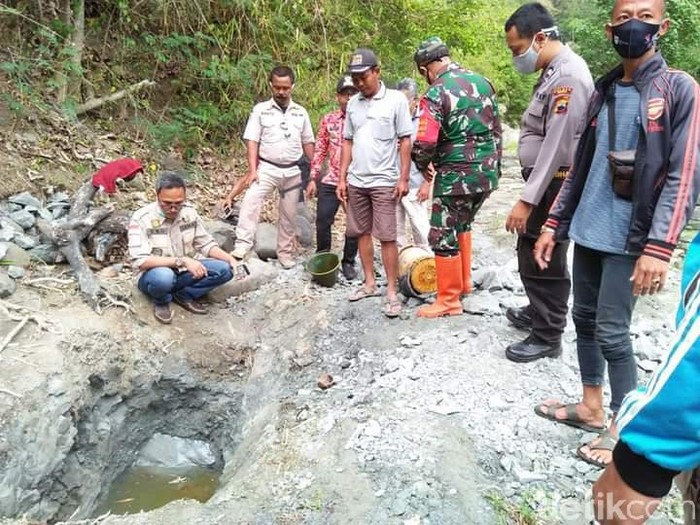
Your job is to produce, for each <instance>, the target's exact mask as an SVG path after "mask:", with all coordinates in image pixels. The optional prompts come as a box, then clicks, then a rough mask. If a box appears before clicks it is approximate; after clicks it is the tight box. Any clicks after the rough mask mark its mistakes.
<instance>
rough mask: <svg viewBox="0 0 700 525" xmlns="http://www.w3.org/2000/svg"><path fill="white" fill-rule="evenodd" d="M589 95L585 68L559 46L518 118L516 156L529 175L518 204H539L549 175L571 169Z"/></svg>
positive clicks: (590, 85) (590, 82) (590, 81)
mask: <svg viewBox="0 0 700 525" xmlns="http://www.w3.org/2000/svg"><path fill="white" fill-rule="evenodd" d="M592 93H593V77H592V76H591V73H590V71H589V70H588V66H587V65H586V62H585V61H584V60H583V59H582V58H581V57H580V56H578V55H577V54H576V53H574V52H573V51H572V50H571V49H570V48H569V47H568V46H564V47H563V49H562V50H561V52H559V53H558V54H557V55H556V56H555V57H554V59H552V61H551V63H550V64H549V66H548V67H547V68H546V69H545V70H544V71H543V72H542V75H541V77H540V79H539V80H538V82H537V84H536V85H535V88H534V92H533V95H532V98H531V99H530V104H529V105H528V107H527V109H526V110H525V113H523V117H522V121H521V125H520V140H519V143H518V156H519V157H520V164H521V166H522V167H523V168H531V169H532V172H531V173H530V176H529V178H528V180H527V183H526V184H525V188H524V190H523V193H522V197H521V199H522V200H523V201H525V202H528V203H530V204H533V205H537V204H539V202H540V200H541V199H542V197H543V195H544V193H545V191H546V190H547V187H548V186H549V184H550V182H551V181H552V178H553V177H554V174H555V173H556V172H557V171H559V170H560V169H561V168H570V167H571V163H572V162H573V157H574V153H575V152H576V146H577V144H578V141H579V138H580V136H581V133H582V132H583V128H584V127H585V124H586V122H585V116H586V111H587V109H588V101H589V99H590V97H591V94H592Z"/></svg>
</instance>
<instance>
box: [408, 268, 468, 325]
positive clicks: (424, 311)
mask: <svg viewBox="0 0 700 525" xmlns="http://www.w3.org/2000/svg"><path fill="white" fill-rule="evenodd" d="M435 270H436V273H437V289H438V292H437V299H436V300H435V302H434V303H433V304H429V305H426V306H422V307H421V308H419V309H418V314H417V315H418V317H442V316H444V315H462V301H460V296H461V294H462V258H461V257H460V255H459V254H457V255H453V256H451V257H445V256H441V255H436V256H435Z"/></svg>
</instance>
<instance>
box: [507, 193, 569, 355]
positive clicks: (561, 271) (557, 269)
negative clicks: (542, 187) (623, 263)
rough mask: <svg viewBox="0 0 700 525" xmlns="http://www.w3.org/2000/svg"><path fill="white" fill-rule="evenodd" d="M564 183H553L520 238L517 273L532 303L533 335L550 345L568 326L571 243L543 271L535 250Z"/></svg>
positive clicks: (563, 244)
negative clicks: (537, 261)
mask: <svg viewBox="0 0 700 525" xmlns="http://www.w3.org/2000/svg"><path fill="white" fill-rule="evenodd" d="M561 184H562V181H561V180H553V181H552V183H551V184H550V185H549V188H547V191H546V192H545V194H544V196H543V197H542V200H541V201H540V203H539V205H538V206H536V207H535V209H534V210H532V213H531V214H530V218H529V219H528V221H527V229H526V232H525V233H524V234H523V235H520V237H519V238H518V271H519V272H520V280H521V281H522V283H523V286H524V287H525V293H527V297H528V299H529V300H530V305H529V307H528V309H529V312H530V315H531V317H532V333H531V335H533V336H534V337H535V338H537V339H539V340H540V341H541V342H543V343H547V344H558V343H559V342H561V334H562V333H563V332H564V328H565V327H566V313H567V311H568V304H567V303H568V300H569V292H570V291H571V278H570V276H569V269H568V267H567V264H566V252H567V250H568V248H569V242H568V241H566V242H559V243H557V245H556V248H554V252H553V253H552V260H551V261H550V263H549V267H548V268H547V269H546V270H540V268H539V266H537V263H536V262H535V257H534V254H533V250H534V249H535V242H537V238H538V237H539V235H540V229H541V228H542V225H543V224H544V222H545V221H546V220H547V215H548V214H549V209H550V208H551V206H552V203H553V202H554V199H556V197H557V194H558V193H559V189H560V188H561Z"/></svg>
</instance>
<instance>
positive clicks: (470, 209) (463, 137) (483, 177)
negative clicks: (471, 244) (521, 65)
mask: <svg viewBox="0 0 700 525" xmlns="http://www.w3.org/2000/svg"><path fill="white" fill-rule="evenodd" d="M501 151H502V147H501V121H500V117H499V113H498V102H497V101H496V94H495V90H494V88H493V86H492V85H491V83H490V82H489V81H488V80H487V79H486V78H485V77H483V76H482V75H479V74H478V73H475V72H473V71H469V70H467V69H464V68H462V67H460V66H459V65H458V64H455V63H450V64H448V65H447V66H446V67H445V69H444V70H442V71H441V72H440V73H438V78H437V79H436V81H435V82H434V83H433V84H432V85H431V86H430V88H429V89H428V91H427V92H426V94H425V95H423V97H422V98H421V114H420V123H419V127H418V134H417V136H416V140H415V142H414V144H413V150H412V153H411V157H412V159H413V161H414V162H415V163H416V166H418V169H420V170H421V171H423V172H425V170H426V169H427V168H428V165H429V164H430V163H431V162H432V164H433V166H434V168H435V170H436V175H435V179H434V181H433V203H432V213H431V217H430V227H431V228H430V234H429V242H430V245H431V247H432V249H433V251H435V252H436V253H456V252H458V251H459V243H458V241H457V235H458V234H460V233H464V232H468V231H471V223H472V222H473V221H474V217H475V215H476V213H477V211H478V210H479V208H481V205H482V204H483V203H484V201H485V200H486V198H487V197H488V196H489V194H490V193H491V192H492V191H493V190H495V189H496V188H497V187H498V180H499V178H500V176H501Z"/></svg>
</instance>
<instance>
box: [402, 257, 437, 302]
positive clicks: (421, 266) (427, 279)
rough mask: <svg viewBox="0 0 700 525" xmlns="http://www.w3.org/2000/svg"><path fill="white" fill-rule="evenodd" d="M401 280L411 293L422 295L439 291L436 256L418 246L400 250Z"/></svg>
mask: <svg viewBox="0 0 700 525" xmlns="http://www.w3.org/2000/svg"><path fill="white" fill-rule="evenodd" d="M399 281H400V282H401V283H403V284H404V285H405V287H407V288H408V291H409V292H410V295H416V296H422V295H427V294H431V293H435V292H436V291H437V271H436V270H435V256H434V255H433V254H432V253H430V252H429V251H428V250H425V249H423V248H419V247H418V246H406V247H404V248H402V249H401V251H400V252H399Z"/></svg>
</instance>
